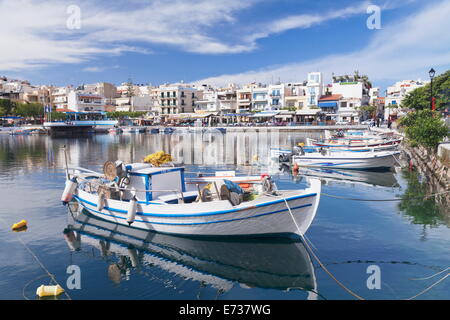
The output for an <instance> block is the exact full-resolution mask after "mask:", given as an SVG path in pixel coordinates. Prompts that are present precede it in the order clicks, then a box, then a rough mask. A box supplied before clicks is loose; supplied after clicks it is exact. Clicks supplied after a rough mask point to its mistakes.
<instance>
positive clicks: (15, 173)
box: [0, 133, 450, 299]
mask: <svg viewBox="0 0 450 320" xmlns="http://www.w3.org/2000/svg"><path fill="white" fill-rule="evenodd" d="M304 138H305V135H304V134H300V133H298V134H277V133H228V134H225V135H222V134H206V133H205V134H192V133H175V134H172V135H162V134H153V135H151V134H139V135H95V136H91V137H79V138H50V137H47V136H9V135H0V201H1V206H0V243H1V249H0V274H1V276H0V288H1V290H0V299H26V298H28V299H35V291H36V288H37V287H38V286H40V285H41V284H48V283H49V279H48V278H45V276H44V275H45V273H44V271H43V270H42V268H41V267H40V266H39V265H38V264H37V262H36V260H35V259H34V258H33V257H32V255H30V253H29V252H28V251H27V250H26V249H25V247H24V245H23V244H22V242H23V243H25V244H26V245H27V246H29V248H30V249H31V250H32V251H33V252H34V253H35V254H36V256H37V257H38V258H39V259H40V261H42V263H43V264H44V265H45V267H46V268H47V269H48V270H49V271H50V272H51V273H52V274H54V275H55V277H56V279H57V280H58V282H60V283H61V284H62V285H63V286H64V287H66V280H67V278H68V276H69V274H67V273H66V271H67V267H68V266H70V265H77V266H79V267H80V270H81V289H80V290H68V291H67V292H68V293H69V295H70V297H71V298H72V299H352V297H351V296H349V295H348V294H347V293H346V292H345V291H344V290H342V288H340V287H339V286H338V285H337V284H336V283H335V282H334V281H333V280H331V279H330V277H329V276H328V275H327V274H326V273H325V272H324V270H323V269H322V268H321V267H320V266H319V265H318V264H317V262H316V261H314V260H312V258H311V257H310V255H309V254H308V252H307V251H306V250H305V248H304V247H303V245H302V244H301V243H300V242H298V241H296V240H293V239H246V240H244V239H240V240H236V239H233V240H226V239H209V240H205V239H192V238H183V237H174V236H168V235H161V234H148V233H143V232H141V231H136V230H134V229H129V228H125V227H119V228H118V227H117V226H114V225H111V224H108V223H106V222H104V221H100V220H96V219H93V218H92V217H89V216H88V215H86V214H85V212H83V211H80V210H78V208H77V207H76V206H71V208H70V210H68V208H67V207H64V206H62V205H61V203H60V201H59V198H60V194H61V192H62V189H63V187H64V153H63V149H62V147H63V146H64V145H66V146H67V149H68V155H69V157H68V158H69V159H68V161H69V163H70V164H71V165H74V166H82V167H86V168H90V169H93V170H101V167H102V165H103V163H104V162H105V161H106V160H115V159H121V160H124V161H126V162H129V161H140V160H142V158H143V157H144V156H145V155H147V154H149V153H153V152H156V151H159V150H164V151H166V152H168V153H171V154H172V155H173V156H174V157H175V160H176V161H177V162H179V163H183V164H184V165H185V166H186V167H187V171H188V172H190V174H191V175H193V174H195V173H196V172H213V171H214V170H216V169H220V170H224V169H232V170H237V171H238V173H242V174H260V173H266V172H268V173H270V174H272V175H273V176H274V179H275V180H276V182H277V184H278V187H279V188H280V189H298V188H303V187H305V186H306V184H307V182H306V177H307V176H317V175H319V176H320V177H321V179H322V181H323V189H322V192H323V193H326V194H329V195H336V196H341V197H352V198H365V199H386V198H394V197H401V196H404V195H407V196H408V197H411V196H422V195H425V194H426V193H427V192H428V191H427V181H426V178H424V177H420V176H418V175H417V174H415V173H408V172H402V171H400V170H397V171H395V172H394V171H393V172H375V173H364V172H333V171H327V172H324V171H316V170H304V171H302V172H301V175H299V176H297V177H293V176H292V175H291V174H290V170H289V168H287V167H280V165H279V164H276V163H271V161H269V159H268V151H269V148H270V146H274V145H278V146H280V147H283V146H293V145H294V144H295V143H298V142H300V141H303V140H304ZM449 216H450V213H449V208H448V206H446V205H438V204H436V203H435V202H434V201H433V200H423V199H415V200H404V201H397V202H358V201H349V200H343V199H337V198H332V197H327V196H323V197H322V199H321V202H320V206H319V209H318V212H317V216H316V219H315V221H314V222H313V225H312V226H311V228H310V229H309V231H308V233H307V237H308V238H309V239H310V240H311V242H312V243H313V244H314V246H315V250H316V253H317V254H318V255H319V256H320V258H321V260H322V262H323V263H324V264H325V265H326V266H327V268H328V269H329V270H330V271H331V272H333V273H334V275H335V276H336V277H337V278H338V279H339V280H340V281H341V282H343V283H344V284H345V285H346V286H348V287H349V288H351V289H352V290H354V291H355V292H357V293H358V294H359V295H361V296H363V297H365V298H367V299H405V298H409V297H411V296H414V295H416V294H417V293H419V292H421V291H422V290H424V289H425V288H427V287H428V286H430V285H431V284H433V283H434V282H435V281H437V280H438V279H439V278H440V277H442V276H443V275H445V274H441V275H438V276H436V277H433V278H431V279H426V280H415V279H418V278H425V277H428V276H431V275H433V274H435V273H437V272H439V271H441V270H444V269H445V268H447V267H448V266H449V265H450V254H449V253H450V246H449V244H450V229H449V226H450V218H449ZM21 219H26V220H28V224H29V228H28V230H26V231H25V232H21V233H14V232H12V231H10V227H11V225H12V224H13V223H15V222H18V221H20V220H21ZM371 265H377V266H378V267H379V268H380V270H381V289H379V290H377V289H374V290H369V289H368V287H367V279H368V277H369V276H370V274H368V273H367V268H368V267H369V266H371ZM449 289H450V281H449V279H446V280H444V281H443V282H441V283H439V284H438V285H436V286H435V287H434V288H433V289H431V290H430V291H428V292H426V293H425V294H423V295H421V296H420V297H419V298H420V299H449V298H450V290H449ZM60 298H61V299H64V298H65V296H64V295H62V296H61V297H60Z"/></svg>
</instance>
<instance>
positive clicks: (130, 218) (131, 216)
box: [127, 196, 137, 226]
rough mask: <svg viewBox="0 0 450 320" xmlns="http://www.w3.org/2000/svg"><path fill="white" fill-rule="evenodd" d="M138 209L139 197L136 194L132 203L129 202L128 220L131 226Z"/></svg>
mask: <svg viewBox="0 0 450 320" xmlns="http://www.w3.org/2000/svg"><path fill="white" fill-rule="evenodd" d="M136 211H137V199H136V196H134V197H133V198H132V199H131V200H130V203H129V204H128V213H127V222H128V225H129V226H131V224H132V223H133V222H134V219H136Z"/></svg>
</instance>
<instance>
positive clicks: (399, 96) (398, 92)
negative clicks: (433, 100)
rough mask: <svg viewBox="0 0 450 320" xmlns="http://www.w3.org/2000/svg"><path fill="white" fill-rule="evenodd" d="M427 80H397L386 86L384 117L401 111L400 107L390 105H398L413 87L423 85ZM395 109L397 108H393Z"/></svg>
mask: <svg viewBox="0 0 450 320" xmlns="http://www.w3.org/2000/svg"><path fill="white" fill-rule="evenodd" d="M427 83H429V81H422V80H420V79H419V80H402V81H398V82H396V83H395V84H393V85H392V86H390V87H388V88H387V95H386V98H385V109H384V118H385V119H387V118H388V117H389V115H392V114H393V113H394V114H397V112H400V113H402V111H401V109H398V108H392V106H395V107H400V106H401V104H402V101H403V99H404V98H405V97H406V96H407V95H408V93H410V92H411V91H413V90H414V89H417V88H420V87H423V86H424V85H426V84H427ZM395 109H397V110H395Z"/></svg>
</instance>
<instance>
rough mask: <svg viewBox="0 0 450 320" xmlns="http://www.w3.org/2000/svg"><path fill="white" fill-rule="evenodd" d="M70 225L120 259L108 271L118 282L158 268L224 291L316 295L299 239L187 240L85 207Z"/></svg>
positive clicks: (83, 239) (311, 296) (84, 240)
mask: <svg viewBox="0 0 450 320" xmlns="http://www.w3.org/2000/svg"><path fill="white" fill-rule="evenodd" d="M67 228H68V229H70V230H72V231H74V232H76V233H78V234H80V236H81V242H82V243H88V244H89V245H92V246H94V247H97V248H99V249H100V250H104V249H105V246H104V245H103V246H102V245H101V242H102V241H103V242H108V243H109V247H108V250H107V251H108V254H109V255H111V254H112V253H113V254H114V255H116V256H119V257H120V260H119V262H117V263H115V264H112V266H111V264H110V266H109V267H108V274H110V278H111V279H112V280H113V281H114V282H116V283H117V281H120V279H121V278H123V277H129V276H130V270H132V269H133V268H140V270H144V271H145V269H146V268H148V267H149V266H153V267H154V266H156V267H158V268H159V269H161V270H165V271H166V272H169V273H172V274H175V275H177V276H179V277H182V278H184V279H191V280H193V281H198V282H200V283H202V284H207V285H210V286H211V287H213V288H216V289H217V290H219V291H221V292H224V291H228V290H230V289H231V288H232V287H233V285H234V282H237V283H239V285H240V286H241V287H244V288H251V287H259V288H271V289H278V290H287V289H301V290H304V291H308V292H309V294H308V298H311V299H313V298H317V296H316V294H315V292H316V290H317V285H316V280H315V274H314V269H313V264H312V262H311V259H310V257H309V255H308V253H307V251H306V249H305V247H304V246H303V244H301V242H298V241H296V240H292V239H286V238H280V239H267V238H266V239H237V238H234V239H224V238H214V239H211V238H210V239H205V238H188V237H180V236H170V235H165V234H159V233H151V232H148V231H144V230H139V229H135V228H129V227H126V226H121V225H117V224H114V223H111V222H107V221H103V220H100V219H97V218H94V217H92V216H90V215H88V214H86V213H85V211H78V212H74V218H72V216H71V215H69V224H68V227H67Z"/></svg>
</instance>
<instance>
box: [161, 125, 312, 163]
mask: <svg viewBox="0 0 450 320" xmlns="http://www.w3.org/2000/svg"><path fill="white" fill-rule="evenodd" d="M165 137H170V141H171V143H170V145H168V146H167V148H165V149H163V150H165V151H166V152H170V153H171V154H172V155H173V156H174V158H175V160H176V162H178V163H183V164H195V165H251V164H253V163H254V162H255V161H256V160H255V159H258V162H259V163H261V162H263V163H266V162H267V161H268V160H269V153H270V148H273V147H280V146H282V147H285V148H292V147H293V146H294V145H296V144H297V143H298V142H301V141H304V138H303V137H302V136H300V135H292V134H284V133H283V134H280V132H279V131H268V130H263V131H261V132H231V133H226V134H221V133H207V132H205V133H186V134H177V133H175V134H172V135H170V136H168V135H165Z"/></svg>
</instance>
